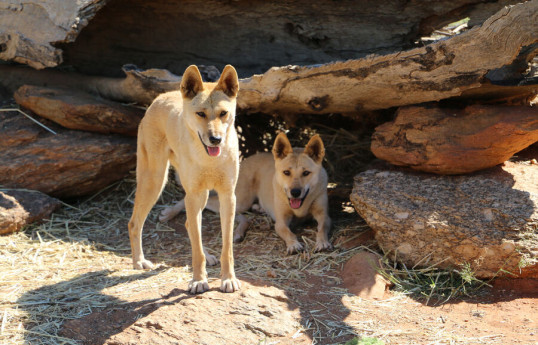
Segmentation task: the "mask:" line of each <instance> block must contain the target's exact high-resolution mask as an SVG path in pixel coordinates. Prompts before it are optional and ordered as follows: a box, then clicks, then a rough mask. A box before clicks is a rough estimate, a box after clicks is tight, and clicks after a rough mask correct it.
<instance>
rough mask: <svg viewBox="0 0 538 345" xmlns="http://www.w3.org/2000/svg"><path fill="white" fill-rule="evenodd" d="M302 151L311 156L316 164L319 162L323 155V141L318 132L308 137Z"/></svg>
mask: <svg viewBox="0 0 538 345" xmlns="http://www.w3.org/2000/svg"><path fill="white" fill-rule="evenodd" d="M304 153H306V154H307V155H308V156H309V157H310V158H312V159H313V160H314V162H316V163H317V164H321V161H322V160H323V157H325V146H323V141H322V140H321V137H320V136H319V135H318V134H316V135H314V136H313V137H312V138H310V140H309V141H308V144H306V146H305V148H304Z"/></svg>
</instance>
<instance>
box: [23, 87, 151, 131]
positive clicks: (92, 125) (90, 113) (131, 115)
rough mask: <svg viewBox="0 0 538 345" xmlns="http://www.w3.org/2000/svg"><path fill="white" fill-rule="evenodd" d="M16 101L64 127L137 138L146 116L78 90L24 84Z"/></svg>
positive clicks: (130, 108) (131, 108) (141, 111)
mask: <svg viewBox="0 0 538 345" xmlns="http://www.w3.org/2000/svg"><path fill="white" fill-rule="evenodd" d="M15 101H17V103H18V104H20V105H21V106H23V107H24V108H27V109H30V110H31V111H32V112H34V113H35V114H38V115H39V116H41V117H44V118H46V119H49V120H52V121H54V122H56V123H58V124H60V125H62V126H63V127H65V128H70V129H78V130H85V131H90V132H98V133H105V134H106V133H120V134H126V135H131V136H136V134H137V131H138V124H139V123H140V120H142V117H143V116H144V110H142V109H140V108H135V107H130V106H127V105H122V104H120V103H116V102H113V101H108V100H104V99H98V98H96V97H93V96H91V95H90V94H89V93H86V92H82V91H78V90H67V89H53V88H47V87H39V86H29V85H25V86H22V87H20V88H19V89H18V90H17V92H15Z"/></svg>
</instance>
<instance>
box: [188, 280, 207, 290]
mask: <svg viewBox="0 0 538 345" xmlns="http://www.w3.org/2000/svg"><path fill="white" fill-rule="evenodd" d="M207 290H209V284H208V283H207V280H206V279H204V280H191V282H190V283H189V292H190V293H191V294H197V293H202V292H206V291H207Z"/></svg>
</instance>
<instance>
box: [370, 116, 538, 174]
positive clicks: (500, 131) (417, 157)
mask: <svg viewBox="0 0 538 345" xmlns="http://www.w3.org/2000/svg"><path fill="white" fill-rule="evenodd" d="M537 141H538V109H536V107H525V106H483V105H473V106H469V107H466V108H464V109H455V108H439V107H437V106H429V107H425V106H420V107H419V106H412V107H405V108H400V109H399V110H398V112H397V115H396V119H395V120H394V121H392V122H387V123H384V124H382V125H381V126H378V127H377V128H376V130H375V132H374V134H373V135H372V144H371V149H372V153H373V154H374V155H375V156H376V157H377V158H380V159H383V160H385V161H388V162H389V163H392V164H395V165H400V166H407V167H411V168H412V169H415V170H419V171H426V172H433V173H437V174H464V173H470V172H473V171H477V170H480V169H485V168H490V167H493V166H495V165H497V164H501V163H503V162H504V161H506V160H508V159H509V158H510V157H512V155H513V154H515V153H516V152H519V151H521V150H523V149H525V148H526V147H528V146H530V145H531V144H533V143H535V142H537Z"/></svg>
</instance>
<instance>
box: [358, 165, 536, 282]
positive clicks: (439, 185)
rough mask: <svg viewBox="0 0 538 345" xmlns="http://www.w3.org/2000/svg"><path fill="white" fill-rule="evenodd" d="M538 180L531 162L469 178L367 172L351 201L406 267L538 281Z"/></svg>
mask: <svg viewBox="0 0 538 345" xmlns="http://www.w3.org/2000/svg"><path fill="white" fill-rule="evenodd" d="M537 180H538V165H536V164H533V163H532V161H531V160H522V161H520V162H507V163H505V165H504V166H502V167H500V166H499V167H495V168H492V169H489V170H483V171H481V172H479V173H475V174H472V175H464V176H436V175H429V174H423V173H410V172H405V171H400V170H398V169H377V170H368V171H366V172H364V173H361V174H359V175H357V177H356V178H355V185H354V189H353V192H352V194H351V201H352V202H353V204H354V206H355V209H356V210H357V212H358V213H359V214H360V215H361V216H362V217H363V218H364V219H365V220H366V222H367V223H368V225H369V226H370V227H371V228H372V229H373V230H374V232H375V237H376V240H377V242H378V244H379V246H380V247H381V248H382V249H383V250H384V251H385V253H387V254H388V253H390V257H392V258H394V259H396V260H398V261H401V262H403V263H405V264H406V265H408V267H415V266H416V265H419V266H422V267H428V266H431V265H437V267H439V268H457V269H461V265H464V264H469V265H470V268H471V270H472V271H473V272H475V274H476V276H477V277H482V278H491V277H494V276H496V275H497V274H500V275H502V272H501V271H500V270H501V269H503V270H506V271H508V272H511V273H513V274H514V275H515V276H516V277H517V276H527V277H533V278H538V252H537V248H538V247H537V245H538V234H537V233H536V227H537V226H538V186H537V185H536V181H537Z"/></svg>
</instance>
